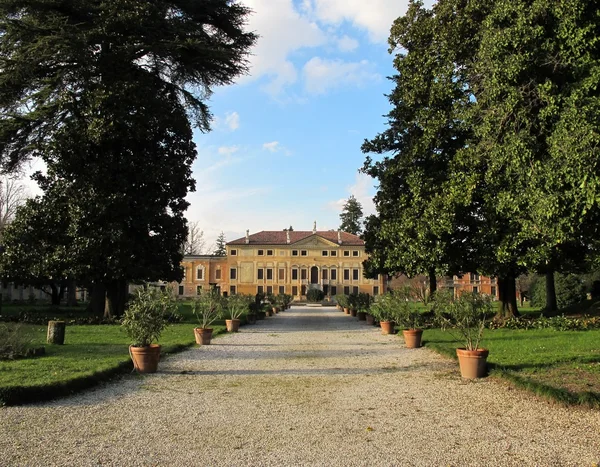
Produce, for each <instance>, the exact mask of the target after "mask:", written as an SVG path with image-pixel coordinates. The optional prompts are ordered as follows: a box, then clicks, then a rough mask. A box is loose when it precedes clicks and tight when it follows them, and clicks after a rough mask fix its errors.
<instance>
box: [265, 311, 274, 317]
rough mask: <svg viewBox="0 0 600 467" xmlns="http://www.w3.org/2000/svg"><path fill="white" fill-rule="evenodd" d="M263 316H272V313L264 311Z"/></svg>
mask: <svg viewBox="0 0 600 467" xmlns="http://www.w3.org/2000/svg"><path fill="white" fill-rule="evenodd" d="M265 316H273V312H272V311H271V310H266V311H265Z"/></svg>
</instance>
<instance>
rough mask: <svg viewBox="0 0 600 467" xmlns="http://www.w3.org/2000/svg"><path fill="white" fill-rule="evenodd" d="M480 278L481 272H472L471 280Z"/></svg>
mask: <svg viewBox="0 0 600 467" xmlns="http://www.w3.org/2000/svg"><path fill="white" fill-rule="evenodd" d="M478 280H479V274H477V273H473V272H472V273H471V282H473V281H478Z"/></svg>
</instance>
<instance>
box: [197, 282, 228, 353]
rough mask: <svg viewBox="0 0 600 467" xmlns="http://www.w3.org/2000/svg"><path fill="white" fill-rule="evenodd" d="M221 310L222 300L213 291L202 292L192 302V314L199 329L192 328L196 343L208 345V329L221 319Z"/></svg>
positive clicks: (209, 333)
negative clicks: (196, 319)
mask: <svg viewBox="0 0 600 467" xmlns="http://www.w3.org/2000/svg"><path fill="white" fill-rule="evenodd" d="M222 309H223V298H222V297H221V295H219V293H218V292H217V291H215V290H211V291H209V292H204V293H202V294H201V295H199V296H198V297H196V298H195V299H194V301H193V302H192V312H193V313H194V315H196V318H198V322H199V323H200V327H197V328H194V336H195V337H196V343H197V344H199V345H209V344H210V341H211V339H212V332H213V330H212V328H211V327H210V326H211V324H213V323H214V322H215V321H216V320H217V319H219V318H220V317H221V311H222Z"/></svg>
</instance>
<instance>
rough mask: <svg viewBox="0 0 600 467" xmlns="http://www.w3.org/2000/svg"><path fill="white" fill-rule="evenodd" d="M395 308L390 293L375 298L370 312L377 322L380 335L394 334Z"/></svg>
mask: <svg viewBox="0 0 600 467" xmlns="http://www.w3.org/2000/svg"><path fill="white" fill-rule="evenodd" d="M395 307H396V298H395V297H394V296H393V295H392V294H391V293H390V292H388V293H385V294H383V295H380V296H379V297H377V299H376V300H375V302H373V304H372V305H371V308H370V312H371V314H372V315H373V316H374V317H375V319H376V320H377V321H379V325H380V326H381V334H394V332H395V330H394V326H395V323H394V310H395Z"/></svg>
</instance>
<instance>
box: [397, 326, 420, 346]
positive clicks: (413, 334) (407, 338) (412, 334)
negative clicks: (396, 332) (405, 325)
mask: <svg viewBox="0 0 600 467" xmlns="http://www.w3.org/2000/svg"><path fill="white" fill-rule="evenodd" d="M402 334H403V335H404V344H405V345H406V348H407V349H418V348H419V347H421V337H422V336H423V330H422V329H405V330H404V331H402Z"/></svg>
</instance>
